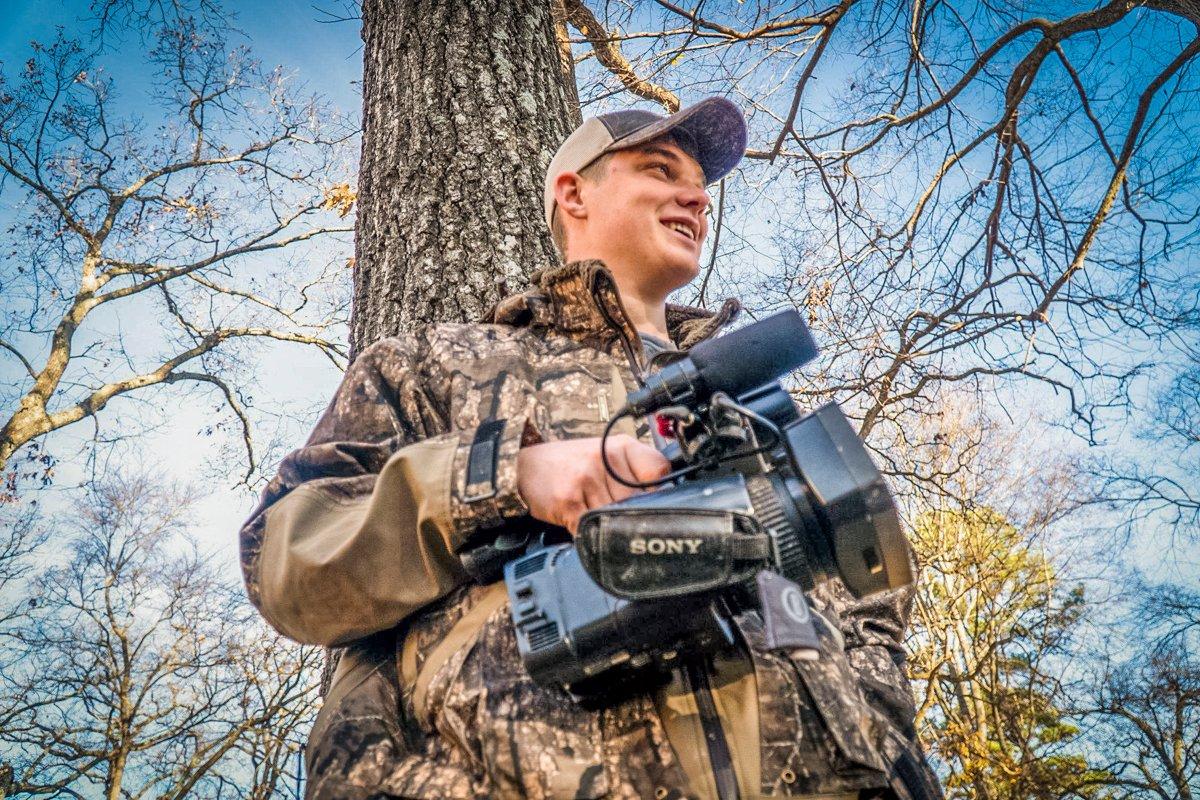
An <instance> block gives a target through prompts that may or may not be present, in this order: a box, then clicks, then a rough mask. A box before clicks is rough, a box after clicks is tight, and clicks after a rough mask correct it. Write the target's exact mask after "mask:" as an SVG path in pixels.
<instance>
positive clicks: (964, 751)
mask: <svg viewBox="0 0 1200 800" xmlns="http://www.w3.org/2000/svg"><path fill="white" fill-rule="evenodd" d="M912 438H913V439H914V440H916V441H918V442H926V441H932V442H934V443H936V448H937V452H939V453H940V457H941V463H938V464H932V465H929V468H930V469H931V471H935V472H938V473H942V474H944V475H946V476H947V478H946V485H945V488H946V489H947V491H946V492H945V493H944V494H942V495H941V496H940V497H934V498H928V497H926V498H923V499H915V500H912V501H911V503H910V510H909V516H910V518H912V519H913V520H914V524H913V530H912V533H911V536H910V539H911V541H912V543H913V547H914V550H915V551H916V554H917V559H918V562H919V563H920V565H921V567H922V569H921V581H920V583H919V585H918V588H917V596H916V603H915V608H914V614H913V626H912V632H911V635H910V642H909V645H910V660H909V672H910V674H911V676H912V677H913V679H914V684H915V687H916V689H917V702H918V713H917V724H918V730H919V732H920V734H921V737H922V739H923V740H924V742H925V744H926V746H927V747H928V748H929V749H930V751H931V752H932V753H934V754H935V755H936V757H937V759H938V761H939V762H940V764H941V765H942V767H943V770H944V775H945V778H946V789H947V792H948V795H949V796H950V797H958V798H978V800H1018V799H1021V800H1026V799H1028V800H1034V798H1036V799H1037V800H1048V799H1049V798H1068V797H1072V798H1082V797H1099V796H1103V795H1102V794H1101V792H1102V787H1103V786H1104V785H1105V783H1106V781H1107V779H1108V777H1109V775H1108V773H1106V772H1105V771H1104V770H1103V768H1102V767H1101V766H1100V765H1099V764H1097V763H1096V759H1095V758H1094V757H1093V755H1092V752H1091V747H1090V745H1089V742H1088V740H1087V739H1086V737H1085V736H1084V735H1083V726H1082V725H1080V724H1079V720H1078V718H1077V717H1076V716H1075V715H1074V712H1075V711H1076V709H1075V703H1074V699H1075V698H1076V697H1078V692H1079V690H1080V686H1081V684H1082V682H1081V681H1080V680H1079V679H1078V678H1077V677H1075V676H1073V675H1072V670H1071V664H1072V661H1073V656H1074V653H1075V652H1076V651H1077V650H1078V649H1079V648H1080V647H1081V646H1085V645H1083V644H1082V643H1083V642H1086V641H1087V631H1088V628H1087V619H1086V615H1087V613H1088V611H1089V609H1088V607H1087V604H1086V603H1085V594H1084V591H1083V587H1082V585H1080V584H1078V583H1077V582H1074V581H1072V580H1070V579H1069V578H1067V577H1065V576H1064V575H1063V574H1062V568H1061V567H1060V566H1059V564H1058V563H1057V559H1056V558H1055V557H1054V554H1056V553H1057V552H1059V551H1061V550H1063V549H1065V548H1066V546H1067V544H1068V542H1067V541H1064V539H1063V537H1062V535H1061V534H1059V535H1055V534H1054V530H1055V528H1054V524H1055V523H1061V522H1063V521H1064V520H1070V519H1071V517H1072V515H1075V514H1077V513H1078V512H1079V509H1080V508H1081V506H1083V505H1084V503H1083V502H1082V501H1083V500H1084V499H1086V498H1085V497H1081V495H1080V491H1081V486H1080V478H1081V476H1080V475H1079V474H1078V471H1077V470H1075V469H1072V465H1071V464H1069V463H1066V462H1063V461H1056V460H1054V459H1053V458H1052V457H1048V455H1047V453H1046V452H1045V451H1044V449H1042V446H1041V445H1039V444H1036V443H1026V442H1022V441H1020V439H1019V436H1018V435H1017V434H1014V433H1013V432H1012V431H1010V430H1007V429H1006V426H1001V425H998V424H997V423H996V422H995V421H993V420H992V419H990V418H989V416H988V415H987V413H986V410H985V409H983V408H979V404H978V402H977V401H976V400H975V399H974V398H972V397H970V396H963V395H959V396H957V397H955V398H953V400H952V401H951V402H946V403H944V404H943V405H942V407H941V410H940V412H939V414H938V415H937V417H935V418H933V419H931V420H930V421H929V422H928V423H927V426H926V427H925V428H924V429H920V430H916V431H913V432H912ZM890 449H891V451H892V452H893V455H894V456H895V457H897V458H898V459H902V458H904V457H905V456H907V457H915V458H924V457H926V456H927V455H928V453H929V452H930V450H931V448H930V447H928V446H925V445H924V444H922V445H921V446H917V447H911V446H910V447H907V448H906V447H905V445H904V443H903V442H897V443H895V444H894V445H893V446H892V447H891V448H890ZM1035 464H1036V465H1037V467H1035V466H1034V465H1035ZM1059 527H1061V526H1059ZM1074 566H1076V568H1078V567H1079V564H1078V563H1077V564H1075V565H1074ZM1077 574H1078V573H1077Z"/></svg>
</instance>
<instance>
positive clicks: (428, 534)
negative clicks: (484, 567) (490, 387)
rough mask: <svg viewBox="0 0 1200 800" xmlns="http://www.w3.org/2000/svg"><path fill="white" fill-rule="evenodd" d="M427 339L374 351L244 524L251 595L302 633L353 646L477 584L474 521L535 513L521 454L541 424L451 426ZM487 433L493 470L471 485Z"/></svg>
mask: <svg viewBox="0 0 1200 800" xmlns="http://www.w3.org/2000/svg"><path fill="white" fill-rule="evenodd" d="M427 335H428V334H427V333H422V334H420V335H417V336H413V337H405V338H393V339H385V340H383V341H381V342H378V343H376V344H375V345H373V346H371V347H370V348H368V349H367V350H365V351H363V353H362V354H361V355H360V356H359V357H358V359H356V360H355V362H354V363H353V365H351V367H350V369H349V370H348V371H347V373H346V375H345V377H344V379H343V381H342V384H341V386H340V387H339V388H338V390H337V393H336V394H335V395H334V398H333V401H332V402H331V403H330V405H329V407H328V408H327V409H326V411H325V413H324V415H323V416H322V417H321V419H320V421H319V422H318V423H317V427H316V429H315V430H314V431H313V433H312V436H311V437H310V438H309V440H308V442H307V443H306V444H305V446H304V447H302V448H300V449H299V450H297V451H295V452H293V453H291V454H290V455H288V456H287V457H286V458H285V459H284V460H283V461H282V463H281V464H280V467H279V472H278V474H277V475H276V476H275V478H274V479H273V480H272V481H271V482H270V483H269V484H268V486H267V488H266V489H265V490H264V492H263V496H262V500H261V502H260V503H259V505H258V507H257V508H256V509H255V510H254V512H253V513H252V515H251V516H250V519H249V520H247V522H246V523H245V525H243V526H242V529H241V533H240V548H241V562H242V571H243V577H244V579H245V582H246V589H247V593H248V594H249V596H250V600H251V602H252V603H254V605H255V606H256V607H257V608H258V609H259V611H260V612H261V613H262V615H263V616H264V617H265V618H266V619H267V621H268V622H270V623H271V625H273V626H274V627H275V628H276V629H278V630H279V631H280V632H282V633H283V634H285V635H287V636H289V637H291V638H293V639H296V640H297V641H300V642H304V643H308V644H321V645H342V644H345V643H347V642H350V641H353V640H355V639H359V638H362V637H363V636H366V635H368V634H371V633H374V632H376V631H380V630H384V629H386V628H390V627H393V626H394V625H396V624H398V623H399V622H401V621H402V620H404V619H405V618H406V617H408V616H409V615H410V614H411V613H412V612H414V611H415V610H417V609H418V608H420V607H421V606H423V605H426V604H427V603H430V602H432V601H434V600H436V599H438V598H439V597H441V596H443V595H445V594H446V593H447V592H449V591H450V590H451V589H453V588H454V587H455V586H457V585H459V584H460V583H462V582H463V581H464V580H466V574H465V572H464V571H463V569H462V566H461V565H460V563H459V560H458V557H457V555H456V551H457V550H458V548H459V547H460V546H461V545H462V544H463V542H464V541H465V540H466V538H467V537H468V536H469V535H470V534H471V533H472V532H473V531H474V530H475V529H476V528H478V527H486V526H489V525H493V524H497V523H499V522H501V521H502V520H503V519H505V518H508V517H514V516H520V515H522V514H525V513H527V512H528V509H527V507H526V506H525V504H524V502H523V501H522V500H521V498H520V496H519V495H518V493H517V482H516V454H517V450H518V449H519V448H520V446H521V440H522V438H523V437H525V436H528V435H529V431H531V430H532V429H531V428H530V427H529V423H528V422H527V421H526V420H525V419H524V418H520V419H507V420H503V421H496V422H495V423H487V422H485V423H484V424H483V425H481V426H480V428H479V429H470V430H447V429H446V423H445V419H446V416H447V412H446V409H445V403H444V402H443V401H441V400H440V399H439V398H438V397H437V396H436V395H438V394H439V392H438V391H437V390H436V387H435V386H434V385H435V384H436V383H437V381H436V380H434V379H433V378H432V377H431V376H430V375H428V374H426V373H425V371H424V370H425V365H424V361H425V360H426V358H425V356H426V354H427V352H428V339H427ZM431 387H432V390H431ZM485 426H487V429H486V430H483V429H484V428H485ZM485 435H486V442H485V445H486V446H489V447H492V448H493V449H494V452H495V458H494V461H493V462H490V463H494V464H495V469H494V470H493V471H492V472H491V473H490V474H489V475H486V476H485V477H486V478H487V479H488V480H487V481H486V485H485V484H480V483H479V481H478V479H479V476H478V475H475V476H474V479H476V483H474V484H472V485H468V483H467V480H468V470H467V464H468V460H469V455H470V452H471V448H472V446H473V445H477V444H478V442H479V441H480V437H481V436H485Z"/></svg>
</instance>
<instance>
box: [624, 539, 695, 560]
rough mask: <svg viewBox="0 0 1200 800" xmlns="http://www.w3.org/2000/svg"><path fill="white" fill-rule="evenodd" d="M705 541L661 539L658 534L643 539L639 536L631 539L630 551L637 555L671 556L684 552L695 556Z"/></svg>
mask: <svg viewBox="0 0 1200 800" xmlns="http://www.w3.org/2000/svg"><path fill="white" fill-rule="evenodd" d="M703 543H704V540H703V539H661V538H659V537H657V536H654V537H651V538H649V539H643V538H641V537H638V538H636V539H632V540H630V542H629V552H630V553H631V554H633V555H635V556H643V555H652V556H670V555H681V554H683V553H687V554H688V555H693V556H694V555H696V553H698V552H700V545H701V544H703Z"/></svg>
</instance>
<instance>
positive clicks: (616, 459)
mask: <svg viewBox="0 0 1200 800" xmlns="http://www.w3.org/2000/svg"><path fill="white" fill-rule="evenodd" d="M624 445H625V442H624V441H619V442H616V443H611V442H610V443H609V445H608V446H607V447H606V448H605V452H606V454H607V455H608V463H609V465H610V466H611V467H612V468H613V471H614V472H616V473H617V476H618V477H621V478H623V479H625V480H627V481H636V480H637V478H636V477H635V476H634V472H633V467H632V466H630V464H629V451H628V448H627V447H625V446H624ZM601 467H602V468H603V465H601ZM604 480H605V481H606V482H607V483H608V493H609V494H610V495H611V496H612V499H613V502H614V503H615V502H617V501H619V500H624V499H625V498H626V497H632V496H633V495H635V494H637V493H638V492H639V491H640V490H639V489H635V488H633V487H632V486H626V485H625V484H623V483H621V482H620V481H618V480H617V479H616V478H614V477H613V476H612V475H610V474H609V472H608V470H604Z"/></svg>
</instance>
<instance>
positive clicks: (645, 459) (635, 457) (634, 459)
mask: <svg viewBox="0 0 1200 800" xmlns="http://www.w3.org/2000/svg"><path fill="white" fill-rule="evenodd" d="M622 450H623V451H624V453H625V462H626V464H627V465H628V468H629V474H630V477H631V478H632V479H633V480H634V481H637V482H638V483H646V482H647V481H656V480H659V479H660V478H662V477H663V476H664V475H666V474H667V473H668V472H670V471H671V462H670V461H667V458H666V456H664V455H663V454H662V453H660V452H658V451H657V450H655V449H654V448H653V447H651V446H650V445H648V444H644V443H642V442H639V441H638V440H636V439H629V440H628V441H627V442H626V443H625V447H623V448H622ZM622 477H624V476H622Z"/></svg>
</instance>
